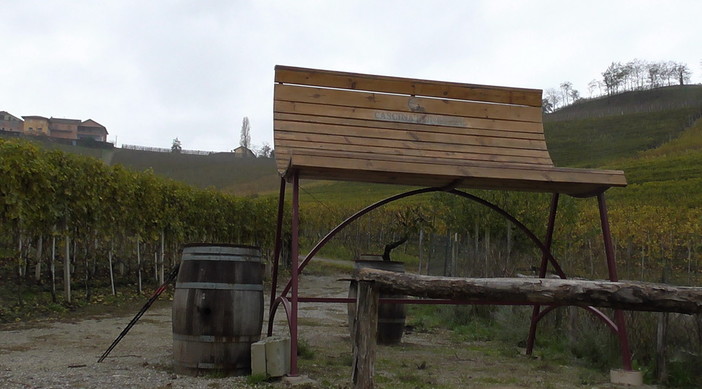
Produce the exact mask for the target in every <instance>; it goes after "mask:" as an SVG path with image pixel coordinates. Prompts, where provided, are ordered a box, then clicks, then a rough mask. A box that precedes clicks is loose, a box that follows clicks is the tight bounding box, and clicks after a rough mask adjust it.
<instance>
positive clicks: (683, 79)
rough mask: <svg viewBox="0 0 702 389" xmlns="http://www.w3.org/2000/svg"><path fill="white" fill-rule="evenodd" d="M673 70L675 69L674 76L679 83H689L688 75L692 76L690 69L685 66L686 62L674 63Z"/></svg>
mask: <svg viewBox="0 0 702 389" xmlns="http://www.w3.org/2000/svg"><path fill="white" fill-rule="evenodd" d="M674 71H675V76H676V77H677V79H678V82H679V83H680V85H685V84H686V83H688V84H689V83H690V77H691V76H692V72H691V71H690V69H689V68H688V67H687V65H686V64H684V63H678V64H675V67H674Z"/></svg>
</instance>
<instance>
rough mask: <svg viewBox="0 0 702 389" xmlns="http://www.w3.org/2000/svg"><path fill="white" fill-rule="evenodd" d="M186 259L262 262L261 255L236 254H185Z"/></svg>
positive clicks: (184, 258)
mask: <svg viewBox="0 0 702 389" xmlns="http://www.w3.org/2000/svg"><path fill="white" fill-rule="evenodd" d="M182 258H183V260H184V261H221V262H254V263H261V257H247V256H236V255H231V254H228V255H212V254H208V255H197V254H189V253H188V254H185V253H184V254H183V256H182Z"/></svg>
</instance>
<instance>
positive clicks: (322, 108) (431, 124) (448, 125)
mask: <svg viewBox="0 0 702 389" xmlns="http://www.w3.org/2000/svg"><path fill="white" fill-rule="evenodd" d="M274 114H275V119H283V120H296V119H294V118H293V117H292V116H291V115H297V117H298V118H299V120H300V121H312V122H317V123H328V124H342V123H341V122H340V120H342V119H343V120H347V121H348V123H356V125H363V126H367V127H375V128H403V129H404V128H411V129H417V130H421V129H422V128H424V129H427V130H430V131H435V132H442V133H447V134H464V133H473V134H474V135H486V136H506V137H512V138H523V139H544V137H543V132H544V128H543V124H542V123H536V122H519V121H513V120H496V119H479V118H471V119H468V118H464V117H459V116H451V117H450V120H442V119H443V118H444V116H438V117H437V115H421V114H407V113H399V112H397V111H387V110H377V109H364V108H357V107H340V106H334V105H320V104H309V103H301V102H290V101H276V102H275V105H274ZM286 115H287V116H286ZM401 115H402V116H401ZM393 119H404V120H393Z"/></svg>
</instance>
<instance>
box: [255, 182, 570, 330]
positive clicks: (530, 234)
mask: <svg viewBox="0 0 702 389" xmlns="http://www.w3.org/2000/svg"><path fill="white" fill-rule="evenodd" d="M293 189H294V188H293ZM283 192H284V190H283V189H281V193H283ZM431 192H447V193H451V194H453V195H456V196H459V197H463V198H466V199H469V200H472V201H474V202H477V203H479V204H481V205H484V206H486V207H488V208H490V209H492V210H494V211H496V212H497V213H499V214H500V215H502V216H503V217H505V218H506V219H507V220H509V221H510V222H512V223H513V224H514V225H515V226H517V228H519V229H520V230H521V231H523V232H524V233H525V234H526V235H527V237H529V239H531V240H532V241H533V242H534V244H535V245H536V246H537V247H538V248H539V249H540V250H541V252H542V254H543V256H544V258H546V260H548V261H549V262H551V264H552V265H553V267H554V269H555V271H556V273H557V274H558V275H559V276H560V277H561V278H563V279H565V278H566V276H565V273H564V272H563V270H562V269H561V267H560V265H559V264H558V262H557V261H556V259H555V258H554V257H553V254H551V251H550V249H549V248H548V247H547V245H546V244H544V243H543V242H542V241H541V240H540V239H539V238H538V237H537V236H536V235H535V234H534V233H533V232H532V231H531V230H530V229H529V228H528V227H527V226H525V225H524V224H523V223H522V222H520V221H519V220H518V219H517V218H515V217H514V216H512V215H511V214H509V213H508V212H507V211H505V210H504V209H502V208H500V207H499V206H497V205H495V204H493V203H491V202H489V201H487V200H485V199H482V198H480V197H478V196H475V195H472V194H469V193H466V192H463V191H460V190H456V189H448V190H447V189H446V188H423V189H416V190H412V191H408V192H404V193H400V194H397V195H394V196H391V197H388V198H386V199H383V200H380V201H377V202H375V203H373V204H371V205H369V206H367V207H365V208H363V209H362V210H360V211H358V212H356V213H355V214H353V215H351V216H349V217H348V218H347V219H346V220H344V221H343V222H341V223H340V224H339V225H338V226H336V227H335V228H334V229H332V230H331V231H329V232H328V233H327V235H325V236H324V238H322V240H320V241H319V242H318V243H317V244H316V245H315V246H314V248H312V250H311V251H310V252H309V253H308V254H307V256H306V257H305V259H304V260H303V261H302V263H300V265H299V267H298V268H297V269H298V270H297V274H300V273H301V272H302V270H303V269H304V268H305V267H306V266H307V264H308V263H309V262H310V261H311V260H312V258H313V257H314V256H315V254H317V252H319V250H321V249H322V248H323V247H324V246H325V245H326V244H327V243H328V242H329V241H330V240H331V239H332V238H333V237H334V236H335V235H336V234H338V233H339V232H340V231H341V230H343V229H344V228H346V227H347V226H348V225H349V224H351V223H352V222H354V221H355V220H356V219H358V218H359V217H361V216H363V215H365V214H367V213H368V212H371V211H373V210H375V209H377V208H379V207H381V206H383V205H385V204H388V203H391V202H393V201H397V200H400V199H403V198H406V197H410V196H415V195H418V194H424V193H431ZM293 208H295V207H293ZM294 211H295V210H294V209H293V212H294ZM279 220H280V219H279ZM293 235H294V234H293ZM293 238H295V237H293ZM293 260H294V259H293ZM276 263H277V262H276ZM292 284H293V280H292V279H291V280H290V281H288V283H287V284H286V286H285V288H284V289H283V291H282V292H281V293H280V296H286V295H287V294H288V293H289V292H290V289H291V288H292ZM273 293H275V290H274V291H273ZM277 307H278V303H274V304H272V305H271V307H270V312H269V324H268V325H269V331H270V329H271V326H272V324H271V323H272V322H273V320H274V318H275V313H276V311H277Z"/></svg>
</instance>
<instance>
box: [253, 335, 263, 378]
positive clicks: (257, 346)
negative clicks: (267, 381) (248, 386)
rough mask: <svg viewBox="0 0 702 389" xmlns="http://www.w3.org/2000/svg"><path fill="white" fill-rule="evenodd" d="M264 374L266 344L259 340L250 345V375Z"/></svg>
mask: <svg viewBox="0 0 702 389" xmlns="http://www.w3.org/2000/svg"><path fill="white" fill-rule="evenodd" d="M265 374H266V343H265V339H264V340H259V341H258V342H256V343H251V375H265Z"/></svg>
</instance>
